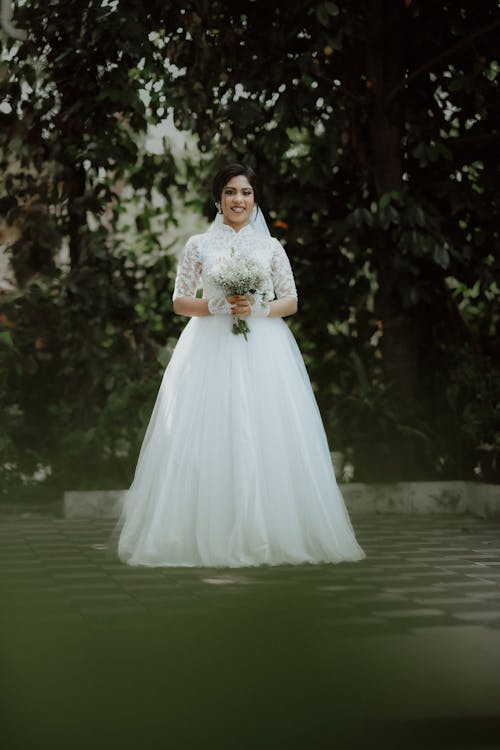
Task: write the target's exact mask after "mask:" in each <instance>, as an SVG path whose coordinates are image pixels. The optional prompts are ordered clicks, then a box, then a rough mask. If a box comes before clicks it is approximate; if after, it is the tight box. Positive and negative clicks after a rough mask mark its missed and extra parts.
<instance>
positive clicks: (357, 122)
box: [158, 0, 500, 477]
mask: <svg viewBox="0 0 500 750" xmlns="http://www.w3.org/2000/svg"><path fill="white" fill-rule="evenodd" d="M163 20H164V24H165V28H164V31H163V34H162V35H161V36H160V37H159V40H158V43H159V46H160V48H161V49H162V51H163V53H164V54H165V56H166V57H168V59H169V60H170V61H171V62H172V63H174V64H175V66H176V67H175V71H174V74H175V82H176V87H175V90H174V89H173V88H172V87H171V82H169V81H166V82H165V84H164V85H165V87H166V88H167V89H168V88H169V91H170V93H169V102H170V104H171V106H173V108H174V111H175V112H176V116H177V119H178V122H179V124H182V126H183V127H189V128H190V129H192V130H193V131H195V132H196V133H197V134H198V136H199V139H200V143H201V144H202V147H204V148H205V149H206V150H207V151H208V152H215V160H216V161H220V160H221V159H228V158H238V159H249V160H250V161H252V162H253V163H255V164H256V165H257V167H258V169H259V172H260V174H261V176H262V178H263V182H264V205H265V206H268V207H272V208H273V210H274V212H275V214H274V215H275V216H276V217H277V218H278V219H279V221H278V222H276V224H277V226H278V228H279V227H280V226H281V227H283V229H284V231H283V232H282V235H283V239H284V240H286V245H287V250H288V252H289V253H290V254H291V256H292V257H293V260H294V261H295V266H296V268H297V269H298V274H299V281H300V282H301V285H302V286H303V288H304V290H305V291H306V294H308V295H311V299H310V301H306V310H305V314H304V316H303V318H302V321H301V322H300V323H299V328H298V330H299V333H300V335H301V338H302V339H303V340H304V339H307V340H308V341H310V342H314V343H311V345H310V346H306V349H308V350H309V352H310V365H311V371H312V374H313V378H314V379H315V380H316V381H317V384H318V388H319V391H320V392H321V391H325V390H328V379H330V381H332V380H333V381H337V386H338V387H337V391H338V390H339V389H340V390H342V388H345V387H349V377H344V383H343V384H342V377H340V378H339V377H338V376H336V374H335V369H338V370H342V369H345V365H344V364H343V363H342V362H339V363H338V364H337V362H336V359H331V358H330V357H329V354H330V353H331V352H332V351H334V352H336V353H338V354H344V355H346V354H350V355H351V359H352V357H353V356H354V359H353V360H352V361H353V364H354V366H353V368H352V372H351V374H352V375H355V376H356V377H355V380H356V381H357V386H355V385H354V384H353V382H354V381H353V380H352V379H351V383H350V387H351V388H354V387H357V389H358V394H359V393H361V395H362V397H363V398H365V400H366V397H367V396H368V394H369V393H370V391H372V396H373V398H371V397H370V398H371V401H370V399H368V401H370V408H369V409H368V410H366V409H364V412H365V417H366V418H368V419H372V420H374V421H376V420H377V416H376V412H377V410H378V412H379V414H380V416H382V414H381V412H384V411H385V414H386V415H387V413H388V408H387V400H389V401H390V402H392V404H393V409H392V411H393V417H394V419H393V420H392V424H391V421H390V420H389V422H388V423H387V424H386V425H385V427H384V430H383V432H384V435H383V445H384V447H385V454H386V458H387V459H388V461H389V462H390V463H391V464H392V465H393V469H392V472H393V475H394V464H395V465H396V466H397V469H396V472H395V473H396V474H399V475H400V476H401V477H405V476H418V475H419V474H421V473H422V472H423V473H426V474H429V472H432V471H433V468H432V461H433V460H435V457H436V456H435V454H436V452H437V451H444V453H445V454H446V455H447V456H448V458H447V460H449V463H450V466H449V470H450V471H452V472H457V471H460V468H459V467H460V463H461V462H462V461H463V460H464V459H465V456H464V450H463V448H464V446H462V450H458V451H455V455H454V456H453V457H451V456H450V450H449V448H447V447H446V443H447V442H448V441H449V440H451V439H452V438H453V433H454V428H455V426H456V420H454V419H453V418H452V415H451V412H450V409H449V406H451V407H452V410H453V408H457V405H458V404H457V403H455V404H448V405H447V406H446V407H443V406H442V402H443V401H445V400H446V392H447V391H446V388H447V386H448V385H449V384H450V383H454V382H455V384H456V381H457V378H458V379H460V373H459V372H457V370H456V368H457V362H456V357H455V356H454V355H455V354H456V353H459V352H460V351H461V349H462V347H464V346H466V347H467V346H471V347H473V349H475V351H476V355H477V359H478V361H481V365H480V367H484V366H488V358H489V357H490V356H492V355H493V354H494V353H495V351H494V350H495V349H496V345H495V343H494V342H495V339H494V337H492V336H491V333H492V329H490V331H489V335H488V334H487V333H486V329H487V326H488V322H487V321H488V315H486V314H485V315H484V316H483V318H482V320H479V318H478V317H477V316H476V318H475V319H473V318H467V317H465V316H464V305H462V300H461V294H462V293H461V292H458V291H457V290H458V289H462V290H465V289H469V288H470V287H471V286H474V285H475V284H476V282H477V283H478V285H479V286H478V295H479V296H480V298H481V300H482V303H483V304H484V305H485V306H486V308H489V309H490V311H491V312H492V313H493V311H495V312H494V315H495V316H496V320H498V287H496V286H495V274H494V272H495V264H496V263H497V261H495V260H494V258H495V257H498V249H499V235H498V226H499V223H498V213H499V191H498V185H499V182H498V156H499V150H500V132H499V130H498V126H497V123H498V122H499V121H500V119H499V106H500V105H499V101H500V100H499V98H498V74H499V65H498V62H497V48H496V33H495V31H498V28H500V14H499V7H498V3H497V2H496V0H491V1H488V2H484V3H481V4H477V3H472V2H465V1H463V2H460V3H453V4H445V5H435V4H434V5H432V4H429V3H425V2H417V1H413V2H412V1H411V0H406V2H393V1H392V0H370V2H367V3H366V2H363V3H361V2H355V3H349V4H347V3H345V4H340V3H334V2H316V3H313V4H311V3H306V2H294V3H291V4H290V3H286V4H285V3H279V2H278V3H273V4H268V5H266V6H265V7H262V6H261V5H260V4H259V6H258V7H257V5H256V4H255V3H251V2H237V3H233V4H232V5H231V8H230V9H227V7H226V6H225V4H222V3H217V2H215V3H210V5H208V3H205V2H203V1H202V0H199V1H197V2H190V3H187V4H186V3H182V6H181V5H175V6H174V7H173V8H169V11H168V13H166V14H165V15H164V19H163ZM284 225H287V226H286V228H285V227H284ZM363 268H364V269H365V272H364V273H361V272H360V270H361V269H363ZM319 279H321V282H320V283H319ZM370 308H371V309H370ZM339 318H340V320H344V321H348V320H349V319H350V320H351V321H352V324H351V325H349V326H348V330H349V333H350V336H351V337H352V336H356V335H357V340H354V341H353V340H352V338H351V341H350V342H349V345H348V346H343V344H345V341H344V342H342V339H341V337H339V336H338V335H331V334H329V331H328V326H329V325H330V327H332V326H333V328H334V329H335V325H334V323H335V321H336V320H337V319H339ZM337 329H338V326H337ZM380 334H382V335H380ZM377 336H378V338H377ZM374 337H375V339H376V340H377V341H379V346H377V347H370V346H368V345H367V342H368V341H370V340H371V341H372V342H373V340H374ZM370 349H371V351H370ZM374 355H378V356H379V357H380V360H379V361H377V360H376V359H374ZM458 360H459V361H460V357H458ZM347 361H349V357H347ZM325 362H328V369H327V371H326V372H325V367H324V363H325ZM436 367H439V368H441V367H442V368H443V370H442V371H441V372H439V373H436ZM451 367H454V368H455V371H452V370H451V369H450V368H451ZM366 371H368V372H369V375H368V378H367V377H366ZM377 383H378V384H377ZM462 385H463V384H462ZM462 385H460V386H458V388H459V390H460V388H462ZM379 386H380V387H379ZM374 388H375V391H374ZM377 389H378V390H377ZM462 390H463V389H462ZM465 390H467V389H465ZM363 393H364V395H363ZM471 395H472V394H471V393H470V392H468V393H466V392H462V393H461V396H462V397H464V398H465V399H470V398H471ZM356 398H357V400H358V402H359V397H356ZM490 398H491V394H490ZM384 402H385V404H386V405H385V407H384ZM459 402H460V400H459ZM459 402H458V403H459ZM325 404H326V406H328V398H326V399H325ZM367 405H368V402H367V404H365V406H367ZM351 406H353V404H352V403H351ZM372 407H375V408H372ZM347 411H349V410H347ZM351 413H352V410H351ZM444 422H447V424H446V425H445V424H443V423H444ZM360 432H361V433H364V437H365V439H366V446H367V450H366V453H369V452H370V451H371V452H372V453H373V450H374V449H373V442H374V441H373V436H374V431H373V429H372V430H370V429H369V427H368V428H367V426H366V425H365V427H363V428H362V429H360ZM391 432H392V436H391V434H390V433H391ZM358 437H361V434H360V435H358ZM355 438H356V436H355V435H351V439H355ZM429 440H431V442H429ZM465 447H466V448H467V449H468V450H469V451H470V448H471V445H470V444H468V445H466V446H465ZM362 451H363V448H362V446H360V450H359V451H358V453H361V452H362ZM452 452H453V451H452ZM433 454H434V458H432V455H433ZM358 458H359V456H358ZM377 460H378V462H379V464H380V466H381V465H382V462H383V456H382V455H381V454H379V455H378V457H377ZM470 460H471V459H470V457H469V465H470ZM370 471H372V472H373V471H376V467H371V468H370ZM381 474H383V471H382V472H381Z"/></svg>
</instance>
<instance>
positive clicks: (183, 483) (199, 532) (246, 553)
mask: <svg viewBox="0 0 500 750" xmlns="http://www.w3.org/2000/svg"><path fill="white" fill-rule="evenodd" d="M231 251H234V252H238V253H239V252H248V253H252V254H255V255H256V256H257V257H258V259H259V260H260V261H262V262H263V263H265V264H266V266H267V268H268V270H269V279H268V284H269V289H270V290H273V291H274V294H275V295H276V297H278V298H280V297H287V296H296V291H295V284H294V280H293V276H292V272H291V269H290V264H289V262H288V258H287V256H286V254H285V251H284V250H283V248H282V246H281V244H280V243H279V242H278V240H276V239H273V238H271V237H264V236H263V235H261V234H258V233H257V232H256V231H255V230H254V228H253V227H252V226H251V225H247V226H246V227H244V228H243V229H241V230H240V231H239V232H235V231H234V230H233V229H232V228H231V227H229V226H227V225H225V224H219V225H218V226H217V225H215V226H213V227H212V229H211V230H210V231H208V232H206V233H205V234H202V235H196V236H195V237H192V238H191V239H190V240H189V241H188V243H187V245H186V248H185V251H184V254H183V257H182V260H181V263H180V265H179V270H178V273H177V280H176V286H175V292H174V298H175V297H183V296H191V295H194V294H195V293H196V289H197V286H198V284H199V281H200V277H201V280H202V284H203V290H204V291H203V295H204V297H211V296H212V295H213V294H214V293H215V294H216V293H217V292H216V290H214V289H213V288H211V284H210V279H209V278H208V274H209V272H210V269H211V268H213V265H214V263H217V262H218V261H219V260H220V259H221V258H222V257H224V256H225V255H227V254H229V253H230V252H231ZM219 294H220V292H219ZM246 320H247V322H248V326H249V328H250V333H249V334H248V341H246V340H245V338H244V337H243V336H242V335H235V334H233V333H232V331H231V326H232V319H231V316H230V315H212V316H206V317H200V318H192V319H191V320H190V321H189V322H188V324H187V325H186V327H185V329H184V331H183V332H182V334H181V336H180V338H179V341H178V343H177V345H176V347H175V350H174V353H173V355H172V358H171V360H170V363H169V365H168V367H167V369H166V371H165V374H164V377H163V380H162V383H161V386H160V390H159V393H158V397H157V400H156V404H155V407H154V410H153V413H152V416H151V420H150V422H149V426H148V429H147V431H146V435H145V438H144V442H143V445H142V448H141V453H140V456H139V461H138V464H137V468H136V473H135V477H134V481H133V483H132V485H131V487H130V489H129V491H128V492H127V493H126V497H125V505H124V510H123V514H122V519H121V530H120V537H119V542H118V554H119V556H120V559H121V560H123V561H124V562H126V563H128V564H129V565H148V566H203V567H207V566H209V567H212V566H214V567H215V566H216V567H245V566H255V565H282V564H301V563H322V562H340V561H342V560H360V559H362V558H363V557H364V552H363V550H362V549H361V548H360V546H359V545H358V543H357V542H356V539H355V536H354V532H353V529H352V526H351V523H350V520H349V517H348V514H347V511H346V509H345V506H344V502H343V499H342V496H341V494H340V491H339V489H338V487H337V483H336V481H335V476H334V473H333V469H332V463H331V459H330V453H329V448H328V444H327V440H326V435H325V431H324V429H323V425H322V422H321V417H320V414H319V410H318V407H317V404H316V401H315V398H314V395H313V391H312V388H311V384H310V382H309V378H308V375H307V372H306V369H305V366H304V363H303V360H302V357H301V355H300V352H299V350H298V347H297V344H296V342H295V339H294V338H293V336H292V334H291V332H290V330H289V328H288V326H287V324H286V323H285V322H284V321H283V320H282V319H281V318H267V317H260V318H259V317H255V318H253V317H252V316H250V317H248V318H246Z"/></svg>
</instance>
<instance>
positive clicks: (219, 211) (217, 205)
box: [215, 201, 222, 214]
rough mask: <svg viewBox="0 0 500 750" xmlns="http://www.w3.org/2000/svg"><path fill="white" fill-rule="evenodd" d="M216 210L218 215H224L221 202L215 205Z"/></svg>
mask: <svg viewBox="0 0 500 750" xmlns="http://www.w3.org/2000/svg"><path fill="white" fill-rule="evenodd" d="M215 208H216V209H217V213H218V214H221V213H222V209H221V207H220V201H216V203H215Z"/></svg>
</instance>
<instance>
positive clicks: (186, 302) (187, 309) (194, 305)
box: [173, 297, 210, 318]
mask: <svg viewBox="0 0 500 750" xmlns="http://www.w3.org/2000/svg"><path fill="white" fill-rule="evenodd" d="M173 307H174V313H177V315H187V316H188V317H190V318H201V317H204V316H205V315H210V313H209V311H208V300H207V299H199V298H198V297H176V298H175V299H174V305H173Z"/></svg>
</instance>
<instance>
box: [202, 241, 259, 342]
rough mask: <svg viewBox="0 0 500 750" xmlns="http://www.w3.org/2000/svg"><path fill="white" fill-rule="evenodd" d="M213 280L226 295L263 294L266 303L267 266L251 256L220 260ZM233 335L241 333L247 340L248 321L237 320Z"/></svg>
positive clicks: (232, 253)
mask: <svg viewBox="0 0 500 750" xmlns="http://www.w3.org/2000/svg"><path fill="white" fill-rule="evenodd" d="M210 276H211V280H212V281H213V283H214V284H217V286H219V287H220V288H221V289H222V290H223V292H224V294H225V295H228V294H240V295H244V294H261V295H262V299H263V301H265V299H266V298H265V293H264V291H263V290H264V287H265V283H266V280H267V270H266V268H265V266H264V265H263V264H262V263H260V262H259V261H258V260H256V259H255V258H252V257H251V256H250V255H245V254H241V253H239V254H236V253H235V252H234V250H231V255H230V256H229V257H227V258H223V259H221V260H220V262H219V264H218V266H217V267H216V268H215V269H214V270H213V271H212V273H211V275H210ZM232 330H233V333H234V334H238V333H241V334H243V336H244V337H245V341H248V339H247V333H249V332H250V328H249V327H248V325H247V322H246V320H244V319H241V318H235V319H234V322H233V329H232Z"/></svg>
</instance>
